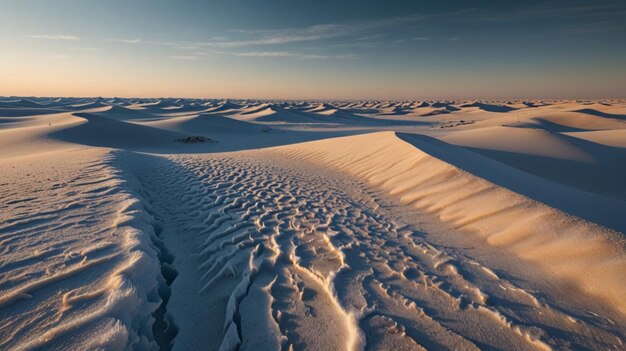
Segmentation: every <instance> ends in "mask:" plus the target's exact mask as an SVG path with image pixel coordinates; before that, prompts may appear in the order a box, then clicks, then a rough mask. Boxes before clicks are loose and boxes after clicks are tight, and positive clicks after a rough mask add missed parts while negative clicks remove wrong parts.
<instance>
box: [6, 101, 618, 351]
mask: <svg viewBox="0 0 626 351" xmlns="http://www.w3.org/2000/svg"><path fill="white" fill-rule="evenodd" d="M624 111H626V104H625V103H624V102H621V101H611V102H610V103H609V102H601V101H588V102H576V101H521V100H520V101H479V102H468V101H427V102H423V101H404V102H393V101H362V102H358V101H328V102H306V101H257V100H249V101H246V100H198V99H194V100H187V99H174V98H167V99H123V98H98V99H93V98H91V99H88V98H80V99H78V98H62V99H56V98H46V99H43V98H42V99H37V98H28V99H20V98H2V99H0V166H1V167H0V213H1V215H0V253H2V254H1V256H0V349H7V350H8V349H11V350H32V349H68V348H70V349H111V350H117V349H120V350H121V349H137V350H156V349H161V350H167V349H175V350H189V349H209V350H237V349H255V350H257V349H268V350H270V349H271V350H274V349H284V350H288V349H291V348H293V349H311V350H320V349H329V350H340V349H341V350H360V349H380V350H383V349H403V350H404V349H415V350H422V349H450V350H453V349H458V350H461V349H462V350H478V349H498V350H509V349H511V350H536V349H542V350H546V349H602V350H604V349H621V348H623V342H624V340H625V338H626V333H625V331H624V328H623V326H624V325H626V302H625V300H624V298H623V291H624V290H625V289H626V275H625V274H626V273H625V272H626V241H625V239H624V233H625V232H626V221H625V220H624V218H623V214H624V213H626V186H625V185H626V183H625V182H624V179H626V168H624V167H622V165H623V160H625V159H626V144H625V143H624V142H623V140H624V139H625V138H626V135H624V133H623V132H624V131H625V130H626V128H625V127H626V124H625V123H626V122H625V121H624V120H623V116H624ZM201 137H204V138H201ZM206 138H210V139H206ZM181 141H194V143H187V142H181Z"/></svg>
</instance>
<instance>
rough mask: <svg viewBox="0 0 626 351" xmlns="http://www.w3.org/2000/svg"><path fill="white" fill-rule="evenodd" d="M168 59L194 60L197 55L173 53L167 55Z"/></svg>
mask: <svg viewBox="0 0 626 351" xmlns="http://www.w3.org/2000/svg"><path fill="white" fill-rule="evenodd" d="M169 58H170V59H172V60H195V59H197V58H198V56H192V55H173V56H169Z"/></svg>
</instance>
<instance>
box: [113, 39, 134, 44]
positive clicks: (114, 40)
mask: <svg viewBox="0 0 626 351" xmlns="http://www.w3.org/2000/svg"><path fill="white" fill-rule="evenodd" d="M104 41H108V42H111V43H124V44H139V43H141V39H104Z"/></svg>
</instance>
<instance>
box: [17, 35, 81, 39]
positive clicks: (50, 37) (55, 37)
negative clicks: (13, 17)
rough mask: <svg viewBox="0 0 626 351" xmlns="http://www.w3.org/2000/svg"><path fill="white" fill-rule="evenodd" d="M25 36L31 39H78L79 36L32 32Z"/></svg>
mask: <svg viewBox="0 0 626 351" xmlns="http://www.w3.org/2000/svg"><path fill="white" fill-rule="evenodd" d="M24 37H25V38H32V39H46V40H80V38H79V37H77V36H74V35H62V34H32V35H24Z"/></svg>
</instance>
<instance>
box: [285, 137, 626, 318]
mask: <svg viewBox="0 0 626 351" xmlns="http://www.w3.org/2000/svg"><path fill="white" fill-rule="evenodd" d="M273 151H274V152H277V153H280V154H283V155H285V156H286V157H290V158H295V159H305V160H311V161H314V162H320V163H324V164H328V165H330V166H332V167H336V168H338V169H341V170H344V171H346V172H347V173H349V174H352V175H354V176H357V177H360V178H362V179H365V180H367V181H368V182H369V183H370V184H372V185H374V186H378V187H381V188H383V189H384V190H385V191H387V192H388V193H389V194H391V195H392V196H395V197H398V198H399V199H400V200H401V201H402V202H403V203H406V204H409V205H411V206H413V207H415V208H416V209H419V210H423V211H426V212H429V213H431V214H433V215H435V216H437V217H438V218H439V219H440V220H441V221H443V222H445V223H449V224H450V225H452V226H454V227H455V228H457V229H461V230H463V231H467V232H470V233H475V234H477V235H478V236H480V237H481V238H483V239H484V240H485V242H486V243H487V244H489V245H493V246H497V247H501V248H504V249H506V250H509V251H510V252H512V253H514V254H515V255H518V256H519V257H522V258H524V259H529V260H532V261H535V262H537V263H539V264H540V265H541V266H542V267H544V268H545V269H546V271H548V272H550V273H552V274H554V275H555V276H558V277H562V278H565V279H567V280H569V281H571V282H573V283H574V284H575V285H576V286H577V287H578V288H579V289H580V290H582V291H584V292H587V293H589V294H591V295H594V296H596V297H599V298H602V299H604V300H605V301H607V302H608V303H610V304H611V305H613V306H615V307H616V308H617V309H619V310H620V311H621V313H623V314H626V301H624V299H623V295H622V292H623V291H624V289H626V279H624V278H625V273H624V272H626V258H625V256H624V253H625V247H626V246H625V245H626V244H625V242H624V239H623V237H622V236H621V235H619V234H618V233H615V232H612V231H610V230H608V229H606V228H602V227H600V226H598V225H594V224H592V223H590V222H586V221H584V220H581V219H579V218H575V217H573V216H570V215H567V214H566V213H563V212H561V211H558V210H557V209H554V208H551V207H548V206H546V205H543V204H541V203H539V202H536V201H533V200H530V199H528V198H526V197H524V196H522V195H519V194H517V193H514V192H512V191H509V190H507V189H504V188H502V187H498V186H496V185H494V184H492V183H490V182H488V181H486V180H484V179H481V178H478V177H476V176H473V175H472V174H469V173H467V172H465V171H462V170H460V169H458V168H456V167H454V166H452V165H450V164H448V163H446V162H443V161H441V160H439V159H437V158H435V157H432V156H431V155H429V154H427V153H425V152H423V151H421V150H419V149H417V148H415V147H413V146H412V145H409V144H408V143H406V142H404V141H402V140H400V139H399V138H397V137H396V135H395V134H394V133H392V132H384V133H377V134H370V135H364V136H354V137H345V138H337V139H330V140H325V141H314V142H309V143H303V144H296V145H292V146H287V147H283V148H277V149H273ZM477 203H479V204H480V206H476V204H477Z"/></svg>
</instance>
